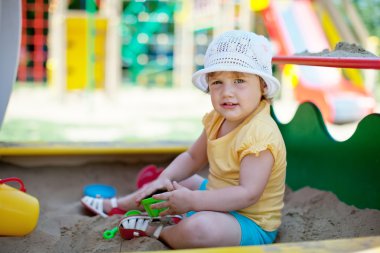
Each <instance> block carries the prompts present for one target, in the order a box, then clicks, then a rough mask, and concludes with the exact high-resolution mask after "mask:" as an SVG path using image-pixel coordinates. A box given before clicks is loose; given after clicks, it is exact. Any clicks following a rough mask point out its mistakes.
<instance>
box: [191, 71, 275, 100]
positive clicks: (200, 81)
mask: <svg viewBox="0 0 380 253" xmlns="http://www.w3.org/2000/svg"><path fill="white" fill-rule="evenodd" d="M219 71H234V72H242V73H248V74H254V75H258V76H260V77H261V78H263V79H264V81H265V83H266V84H267V86H268V87H267V92H266V94H265V96H266V97H267V98H273V97H274V96H275V95H276V93H277V92H278V90H279V89H280V82H279V81H278V80H277V78H275V77H273V76H272V75H268V74H267V73H265V72H262V71H258V70H253V69H251V68H243V67H241V66H233V65H231V66H213V67H208V68H204V69H201V70H198V71H196V72H195V73H194V74H193V76H192V82H193V84H194V86H195V87H197V88H198V89H200V90H202V91H203V92H207V91H208V83H207V79H206V75H207V74H208V73H212V72H219Z"/></svg>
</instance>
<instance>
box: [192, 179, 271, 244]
mask: <svg viewBox="0 0 380 253" xmlns="http://www.w3.org/2000/svg"><path fill="white" fill-rule="evenodd" d="M207 183H208V181H207V179H205V180H204V181H203V182H202V184H201V186H200V187H199V190H201V191H205V190H206V185H207ZM195 213H196V212H194V211H191V212H188V213H187V214H186V216H187V217H190V216H191V215H193V214H195ZM230 214H231V215H233V216H234V217H235V219H236V220H237V221H238V222H239V224H240V228H241V240H240V246H248V245H262V244H269V243H272V242H273V241H274V240H275V239H276V236H277V230H275V231H272V232H268V231H265V230H264V229H262V228H261V227H260V226H259V225H257V224H256V223H255V222H254V221H253V220H251V219H249V218H247V217H245V216H244V215H241V214H239V213H238V212H236V211H233V212H230Z"/></svg>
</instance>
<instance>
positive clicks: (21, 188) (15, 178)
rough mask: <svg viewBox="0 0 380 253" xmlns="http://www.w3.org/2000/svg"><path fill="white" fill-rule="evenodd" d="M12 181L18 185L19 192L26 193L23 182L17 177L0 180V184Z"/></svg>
mask: <svg viewBox="0 0 380 253" xmlns="http://www.w3.org/2000/svg"><path fill="white" fill-rule="evenodd" d="M14 181H16V182H18V183H19V184H20V189H19V190H20V191H22V192H26V189H25V186H24V182H22V180H21V179H19V178H18V177H10V178H4V179H0V184H4V183H6V182H14Z"/></svg>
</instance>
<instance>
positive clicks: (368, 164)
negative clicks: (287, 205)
mask: <svg viewBox="0 0 380 253" xmlns="http://www.w3.org/2000/svg"><path fill="white" fill-rule="evenodd" d="M272 114H273V111H272ZM273 115H274V114H273ZM274 118H275V119H276V121H277V123H278V125H279V128H280V130H281V132H282V134H283V137H284V140H285V144H286V148H287V161H288V167H287V179H286V180H287V184H288V185H289V186H290V187H291V188H292V189H293V190H297V189H299V188H302V187H304V186H310V187H314V188H317V189H321V190H326V191H331V192H333V193H334V194H335V195H336V196H337V197H338V198H339V199H340V200H341V201H343V202H345V203H347V204H349V205H354V206H356V207H358V208H374V209H380V115H379V114H371V115H368V116H366V117H365V118H364V119H362V120H361V121H360V123H359V124H358V127H357V129H356V131H355V133H354V134H353V136H351V138H350V139H348V140H346V141H343V142H339V141H335V140H334V139H333V138H332V137H331V136H330V134H329V133H328V131H327V129H326V126H325V123H324V121H323V119H322V115H321V113H320V111H319V110H318V108H317V107H316V106H315V105H314V104H312V103H303V104H301V105H300V106H299V108H298V110H297V112H296V114H295V116H294V118H293V119H292V121H290V122H289V123H288V124H282V123H281V122H279V121H278V120H277V118H276V117H275V115H274Z"/></svg>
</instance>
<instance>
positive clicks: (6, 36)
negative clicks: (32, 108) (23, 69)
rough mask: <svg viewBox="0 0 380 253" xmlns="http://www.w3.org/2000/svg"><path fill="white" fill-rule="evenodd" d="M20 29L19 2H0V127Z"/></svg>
mask: <svg viewBox="0 0 380 253" xmlns="http://www.w3.org/2000/svg"><path fill="white" fill-rule="evenodd" d="M20 30H21V2H20V1H2V2H1V3H0V31H1V33H2V34H3V35H2V36H0V45H1V47H0V78H1V79H0V127H1V124H2V123H3V119H4V115H5V110H6V108H7V105H8V101H9V97H10V95H11V92H12V86H13V83H14V81H15V78H16V71H17V65H18V59H19V45H20Z"/></svg>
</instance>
